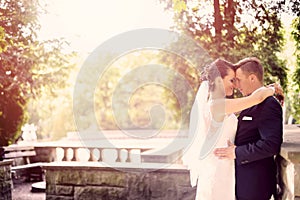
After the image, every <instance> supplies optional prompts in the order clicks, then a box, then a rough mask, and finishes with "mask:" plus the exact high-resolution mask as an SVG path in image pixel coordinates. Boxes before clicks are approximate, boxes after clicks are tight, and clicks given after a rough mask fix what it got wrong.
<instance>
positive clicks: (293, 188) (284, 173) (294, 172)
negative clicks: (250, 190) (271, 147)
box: [277, 125, 300, 200]
mask: <svg viewBox="0 0 300 200" xmlns="http://www.w3.org/2000/svg"><path fill="white" fill-rule="evenodd" d="M277 163H278V166H279V181H280V187H281V191H282V193H281V197H280V199H282V200H294V199H300V126H299V125H286V126H285V130H284V142H283V144H282V147H281V152H280V156H279V158H278V162H277Z"/></svg>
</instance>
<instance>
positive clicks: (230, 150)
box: [214, 140, 236, 160]
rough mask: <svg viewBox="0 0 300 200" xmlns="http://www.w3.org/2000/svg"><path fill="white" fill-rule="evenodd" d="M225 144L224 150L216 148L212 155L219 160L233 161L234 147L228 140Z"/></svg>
mask: <svg viewBox="0 0 300 200" xmlns="http://www.w3.org/2000/svg"><path fill="white" fill-rule="evenodd" d="M227 144H228V147H226V148H216V149H215V150H214V154H215V156H217V157H218V158H219V159H229V160H234V159H235V148H236V146H235V145H234V144H232V143H231V142H230V141H229V140H228V141H227Z"/></svg>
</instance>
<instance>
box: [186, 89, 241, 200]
mask: <svg viewBox="0 0 300 200" xmlns="http://www.w3.org/2000/svg"><path fill="white" fill-rule="evenodd" d="M202 89H203V88H202ZM203 95H204V97H206V96H205V95H207V93H205V90H204V92H203V91H202V92H201V88H200V89H199V92H198V94H197V96H198V97H199V96H200V98H201V99H198V100H197V97H196V101H197V103H198V104H199V103H200V104H199V105H198V107H197V108H196V109H195V108H194V107H195V105H194V106H193V109H192V112H191V118H190V121H191V122H190V131H189V132H190V133H192V134H194V135H193V139H192V142H191V145H190V146H189V147H187V150H186V152H185V153H184V155H183V162H184V164H186V165H187V167H188V169H189V170H190V179H191V185H192V186H196V185H197V195H196V200H234V199H235V171H234V160H220V159H218V158H217V157H215V156H214V154H213V150H214V149H215V148H217V147H227V140H230V141H231V142H233V141H234V138H235V134H236V128H237V118H236V116H235V115H234V114H231V115H227V116H226V117H225V118H224V121H223V122H216V121H214V120H212V117H211V115H210V112H209V109H208V108H209V105H208V104H209V103H207V102H205V101H204V102H203V101H202V102H201V100H203ZM211 127H213V132H214V133H213V135H214V136H213V137H212V139H211V141H213V142H208V140H207V137H206V136H207V134H208V133H209V132H210V134H211V130H209V129H211ZM208 144H209V145H208ZM207 146H209V147H210V148H207ZM203 147H204V150H206V154H202V155H201V150H203ZM203 155H204V156H203Z"/></svg>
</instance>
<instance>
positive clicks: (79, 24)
mask: <svg viewBox="0 0 300 200" xmlns="http://www.w3.org/2000/svg"><path fill="white" fill-rule="evenodd" d="M0 18H1V20H0V95H1V97H0V145H1V146H5V145H8V144H12V143H14V142H16V141H17V140H18V139H19V138H20V136H21V131H22V130H21V129H22V127H24V125H25V124H34V125H35V127H36V133H37V138H38V139H39V140H57V139H60V138H63V137H65V136H66V135H67V133H68V132H74V131H76V130H77V127H76V123H75V120H74V112H76V113H77V114H78V115H79V116H81V118H82V120H83V121H84V120H86V122H85V123H84V126H85V127H84V128H86V129H90V128H91V127H92V126H93V124H90V121H89V119H90V117H91V116H92V115H95V116H96V119H97V123H98V127H99V128H100V129H103V130H115V129H119V127H120V126H121V127H122V128H124V127H125V128H126V129H132V128H136V127H139V128H140V129H168V130H169V129H179V128H183V129H185V128H186V129H187V128H188V123H189V119H188V117H182V116H188V114H189V111H190V108H191V106H192V103H193V101H194V96H195V93H196V91H197V89H198V87H199V84H200V80H199V72H200V71H199V69H201V67H202V66H198V68H197V67H196V68H195V67H194V66H192V65H191V64H190V63H189V62H188V59H187V58H188V56H189V55H191V54H193V53H197V52H194V51H193V49H192V47H191V49H190V51H189V47H188V46H187V44H186V43H185V42H178V43H176V45H174V47H173V48H174V49H176V48H178V49H182V48H183V46H184V48H185V49H188V51H187V52H186V55H187V58H180V57H178V55H175V54H172V53H170V52H165V51H161V50H159V49H140V50H137V51H131V52H128V53H126V54H125V55H123V56H122V57H120V58H118V59H116V60H115V61H114V62H112V63H111V64H110V66H109V68H108V69H107V70H106V71H105V73H104V74H102V75H101V77H99V78H97V79H96V80H92V79H91V78H90V77H92V76H90V75H89V73H91V74H92V73H93V71H90V72H88V73H85V76H86V79H85V80H86V81H85V82H83V83H82V86H81V93H82V95H80V98H82V99H83V102H85V101H88V100H89V101H93V104H94V107H93V108H90V107H88V106H87V105H80V109H78V105H77V106H74V105H73V91H74V85H75V82H76V78H77V75H78V72H79V70H80V69H81V66H82V65H83V63H84V61H85V59H86V58H87V57H88V56H89V55H90V54H91V53H92V52H93V51H94V50H95V48H97V46H99V45H101V44H102V43H103V42H105V41H107V40H109V39H110V38H111V37H113V36H115V35H118V34H121V33H123V32H126V31H131V30H134V29H139V28H162V29H166V30H172V31H176V32H178V33H181V34H184V35H187V36H189V37H190V38H192V39H193V40H194V41H195V42H196V43H197V44H199V45H200V46H201V47H202V48H203V49H204V50H205V51H206V52H207V53H208V55H209V57H210V59H216V58H219V57H221V58H224V59H227V60H229V61H231V62H237V61H238V60H240V59H242V58H244V57H249V56H256V57H258V58H259V59H260V60H261V61H262V63H263V65H264V67H265V83H266V84H269V83H273V82H278V83H280V84H281V85H282V86H283V88H284V91H285V105H284V111H285V114H284V116H285V123H289V124H291V123H300V101H299V98H300V91H299V89H300V3H299V1H298V0H276V1H269V0H253V1H250V0H242V1H237V0H214V1H212V0H197V1H196V0H143V1H140V0H126V1H124V0H111V1H104V0H85V1H84V0H2V1H0ZM146 39H147V38H145V40H146ZM120 45H122V44H120ZM105 53H107V54H109V52H104V54H105ZM199 59H202V58H201V57H200V56H199ZM206 62H209V61H204V62H203V63H206ZM147 64H161V65H164V66H167V67H169V68H170V69H172V70H174V71H175V72H176V73H178V74H180V75H181V76H182V77H184V79H185V80H186V81H187V82H188V83H189V84H190V86H191V88H192V90H188V91H187V90H186V89H185V88H182V85H181V84H180V83H179V82H178V79H176V78H174V77H175V76H170V77H167V80H168V81H169V84H170V85H173V86H174V87H172V88H175V89H174V90H173V91H172V90H170V89H169V88H166V87H163V86H162V85H159V84H153V85H151V84H147V85H141V86H140V87H139V88H138V89H137V90H135V91H134V93H130V94H129V95H130V96H131V98H130V100H129V101H127V100H126V99H124V101H121V102H120V105H119V106H120V107H125V108H126V110H128V115H129V116H130V117H129V118H128V117H124V118H122V116H121V115H120V116H118V119H119V121H118V123H121V124H117V123H116V120H115V116H114V113H113V111H112V96H113V92H114V91H115V89H116V87H117V86H118V83H119V82H120V79H122V77H124V76H125V75H126V74H127V73H128V72H129V71H131V70H134V69H137V68H138V67H140V66H145V65H147ZM145 76H150V74H145ZM151 76H152V75H151ZM153 76H156V74H153ZM134 81H138V80H135V79H132V80H129V81H128V82H125V83H124V82H122V84H123V87H124V88H126V87H130V85H131V84H138V83H134ZM95 82H96V83H97V86H96V88H95V93H94V94H93V96H91V95H87V93H86V91H85V88H88V86H89V85H90V84H91V83H95ZM125 91H126V90H125ZM128 92H130V91H128ZM178 98H180V102H184V104H179V100H178ZM155 105H161V106H162V107H163V108H164V118H165V120H164V123H163V126H162V125H161V123H159V122H158V123H157V124H155V123H151V117H155V115H150V113H151V110H152V108H153V107H154V106H155ZM85 106H86V109H82V108H85ZM83 110H84V112H83ZM149 124H151V126H149Z"/></svg>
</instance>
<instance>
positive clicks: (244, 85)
mask: <svg viewBox="0 0 300 200" xmlns="http://www.w3.org/2000/svg"><path fill="white" fill-rule="evenodd" d="M235 78H236V83H235V84H236V88H237V89H238V90H239V91H240V92H241V93H242V94H243V96H248V95H249V94H251V93H252V92H253V87H252V82H251V79H250V78H249V75H248V74H246V73H245V72H243V71H242V70H241V69H240V68H238V69H237V70H236V73H235Z"/></svg>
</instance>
